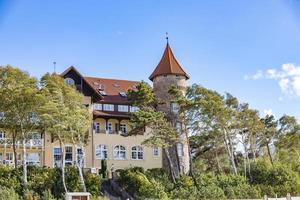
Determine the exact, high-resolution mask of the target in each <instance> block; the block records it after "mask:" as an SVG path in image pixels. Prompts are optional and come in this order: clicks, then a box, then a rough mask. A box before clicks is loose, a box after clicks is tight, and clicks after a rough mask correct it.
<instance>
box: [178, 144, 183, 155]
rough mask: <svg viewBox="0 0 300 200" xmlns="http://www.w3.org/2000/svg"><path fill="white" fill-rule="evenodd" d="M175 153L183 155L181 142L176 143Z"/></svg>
mask: <svg viewBox="0 0 300 200" xmlns="http://www.w3.org/2000/svg"><path fill="white" fill-rule="evenodd" d="M177 154H178V156H179V157H181V156H183V144H181V143H178V144H177Z"/></svg>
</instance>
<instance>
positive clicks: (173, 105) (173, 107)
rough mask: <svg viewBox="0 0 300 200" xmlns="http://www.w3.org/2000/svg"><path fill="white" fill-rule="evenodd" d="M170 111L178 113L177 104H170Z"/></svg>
mask: <svg viewBox="0 0 300 200" xmlns="http://www.w3.org/2000/svg"><path fill="white" fill-rule="evenodd" d="M171 109H172V112H174V113H178V112H179V104H178V103H174V102H173V103H171Z"/></svg>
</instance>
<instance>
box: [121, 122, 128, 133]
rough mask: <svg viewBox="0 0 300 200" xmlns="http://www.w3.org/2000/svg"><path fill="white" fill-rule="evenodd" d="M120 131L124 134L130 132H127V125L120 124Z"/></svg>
mask: <svg viewBox="0 0 300 200" xmlns="http://www.w3.org/2000/svg"><path fill="white" fill-rule="evenodd" d="M120 131H121V132H122V133H128V131H127V125H126V124H120Z"/></svg>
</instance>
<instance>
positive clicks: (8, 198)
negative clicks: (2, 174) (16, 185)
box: [0, 186, 19, 200]
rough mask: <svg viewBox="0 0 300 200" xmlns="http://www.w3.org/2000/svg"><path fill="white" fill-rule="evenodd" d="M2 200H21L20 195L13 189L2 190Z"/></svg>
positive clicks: (0, 193)
mask: <svg viewBox="0 0 300 200" xmlns="http://www.w3.org/2000/svg"><path fill="white" fill-rule="evenodd" d="M0 200H19V195H18V194H17V193H16V192H15V191H14V190H13V189H12V188H5V187H2V186H1V188H0Z"/></svg>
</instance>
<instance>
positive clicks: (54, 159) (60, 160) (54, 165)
mask: <svg viewBox="0 0 300 200" xmlns="http://www.w3.org/2000/svg"><path fill="white" fill-rule="evenodd" d="M55 149H59V151H60V153H59V154H58V153H55ZM55 156H56V157H58V156H59V157H60V158H59V159H57V160H56V157H55ZM55 161H58V162H57V163H58V164H57V165H56V162H55ZM53 167H62V151H61V148H60V147H53Z"/></svg>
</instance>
